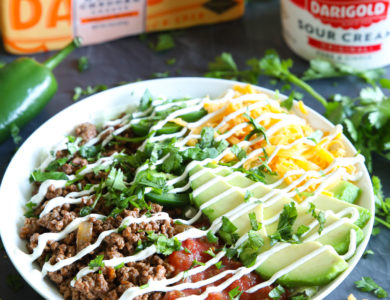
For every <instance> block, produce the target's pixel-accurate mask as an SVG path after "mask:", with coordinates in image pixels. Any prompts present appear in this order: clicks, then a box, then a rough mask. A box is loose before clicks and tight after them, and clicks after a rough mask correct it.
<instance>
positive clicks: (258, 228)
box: [248, 211, 262, 231]
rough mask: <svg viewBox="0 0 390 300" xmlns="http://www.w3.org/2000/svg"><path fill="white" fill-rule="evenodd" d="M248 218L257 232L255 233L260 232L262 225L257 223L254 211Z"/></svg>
mask: <svg viewBox="0 0 390 300" xmlns="http://www.w3.org/2000/svg"><path fill="white" fill-rule="evenodd" d="M248 216H249V221H250V223H251V228H252V230H255V231H257V230H260V229H261V227H262V224H261V223H259V222H257V217H256V213H255V212H254V211H252V212H250V213H249V214H248Z"/></svg>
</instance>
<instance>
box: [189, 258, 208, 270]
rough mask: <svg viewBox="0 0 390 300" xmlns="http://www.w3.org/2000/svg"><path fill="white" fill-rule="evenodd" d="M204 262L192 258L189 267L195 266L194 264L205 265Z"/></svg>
mask: <svg viewBox="0 0 390 300" xmlns="http://www.w3.org/2000/svg"><path fill="white" fill-rule="evenodd" d="M205 265H206V264H205V263H204V262H201V261H197V260H196V259H194V260H193V261H192V265H191V268H193V267H195V266H205Z"/></svg>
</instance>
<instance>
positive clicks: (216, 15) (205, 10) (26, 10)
mask: <svg viewBox="0 0 390 300" xmlns="http://www.w3.org/2000/svg"><path fill="white" fill-rule="evenodd" d="M244 9H245V1H244V0H115V1H113V0H1V1H0V13H1V18H0V19H1V31H2V37H3V42H4V46H5V49H6V50H7V51H8V52H11V53H15V54H24V53H34V52H41V51H50V50H54V49H59V48H62V47H64V46H65V45H66V44H68V43H69V41H70V40H72V38H73V37H74V36H79V37H81V38H82V39H83V45H91V44H97V43H102V42H106V41H110V40H114V39H118V38H121V37H125V36H130V35H136V34H140V33H144V32H152V31H163V30H170V29H176V28H185V27H190V26H196V25H202V24H213V23H218V22H224V21H228V20H233V19H236V18H239V17H241V16H242V15H243V14H244Z"/></svg>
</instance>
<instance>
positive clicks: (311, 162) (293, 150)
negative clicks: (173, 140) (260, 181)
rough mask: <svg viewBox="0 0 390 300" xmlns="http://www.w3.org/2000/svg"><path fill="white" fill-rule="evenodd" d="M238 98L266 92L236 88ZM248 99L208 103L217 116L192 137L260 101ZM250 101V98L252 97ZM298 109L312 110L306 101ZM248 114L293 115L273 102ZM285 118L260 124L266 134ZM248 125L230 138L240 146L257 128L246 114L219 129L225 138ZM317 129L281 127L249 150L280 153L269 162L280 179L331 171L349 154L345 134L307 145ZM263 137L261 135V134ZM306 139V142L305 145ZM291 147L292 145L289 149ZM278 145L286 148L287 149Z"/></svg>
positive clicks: (254, 162) (256, 161)
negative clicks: (299, 172)
mask: <svg viewBox="0 0 390 300" xmlns="http://www.w3.org/2000/svg"><path fill="white" fill-rule="evenodd" d="M234 91H235V95H234V98H238V97H240V96H243V95H249V94H264V93H263V92H260V91H257V90H256V89H254V88H253V87H252V86H250V85H247V86H236V87H234ZM247 99H248V98H246V99H245V100H242V101H229V102H228V101H225V102H220V101H215V102H213V101H211V100H210V101H208V102H206V103H205V104H204V109H205V110H206V111H207V112H208V113H209V114H210V113H215V112H219V113H217V114H216V115H215V116H214V117H213V118H211V119H209V120H208V121H207V122H205V123H204V124H202V125H200V126H199V127H197V128H193V129H192V130H191V134H200V132H201V131H202V129H203V128H204V127H214V128H215V127H217V126H218V124H220V123H221V122H222V121H223V120H224V117H226V116H228V115H230V114H232V113H234V112H237V111H238V110H240V109H242V111H244V110H245V109H244V108H245V107H248V106H250V105H252V104H254V103H256V102H258V101H259V100H247ZM249 99H250V98H249ZM298 109H299V111H300V112H301V113H303V114H305V115H307V114H308V110H307V108H306V107H305V105H304V104H303V102H302V101H299V102H298ZM246 113H247V114H248V115H250V116H251V117H252V118H253V119H254V120H256V118H259V117H260V116H262V115H263V114H265V113H276V114H281V113H285V114H286V116H287V115H288V114H289V112H288V111H286V110H285V109H284V108H282V107H281V106H280V105H275V102H273V103H271V101H270V102H269V103H267V104H265V105H262V106H259V107H258V108H255V109H252V110H250V111H248V110H246ZM282 121H283V119H280V118H279V119H277V118H272V117H270V118H265V120H261V121H260V122H259V124H260V125H261V126H263V127H264V128H265V129H266V131H268V130H269V129H270V128H271V127H272V126H274V125H275V124H277V123H279V122H282ZM242 123H246V124H247V126H245V127H243V128H240V129H239V130H236V131H235V132H234V133H233V134H232V135H231V136H230V137H228V138H227V141H228V142H229V143H230V144H232V145H235V144H238V143H240V142H242V141H244V140H245V138H246V137H247V136H248V134H249V133H250V132H251V131H252V130H253V129H254V127H253V126H252V125H251V124H250V123H249V120H248V118H247V117H246V116H245V115H244V113H241V114H238V115H237V116H235V117H234V118H231V119H230V120H228V121H226V120H225V121H224V122H223V124H222V126H220V127H219V128H218V131H217V134H219V135H222V134H224V133H226V132H228V131H229V130H231V129H233V128H234V127H235V126H237V125H239V124H242ZM314 131H315V130H314V129H313V128H312V127H311V125H310V124H309V123H308V122H306V123H304V124H303V125H302V124H296V123H292V124H288V123H286V125H285V126H281V128H277V130H276V131H274V132H273V133H272V134H271V135H270V136H267V137H268V140H269V143H268V144H267V142H266V140H265V139H264V138H263V139H261V140H259V141H258V142H256V143H252V144H251V145H250V146H249V147H248V148H247V149H245V150H246V152H247V153H251V152H252V151H254V150H256V149H261V148H263V149H264V151H265V153H266V154H267V155H268V156H270V155H272V154H273V153H274V151H277V152H276V153H275V154H274V155H272V156H273V158H272V160H271V161H269V162H267V163H268V165H269V167H270V168H271V170H272V171H273V172H276V173H277V174H278V176H279V177H283V176H284V175H285V174H286V173H287V172H289V171H291V170H304V171H320V170H321V169H325V168H327V167H328V166H329V165H330V164H331V163H332V162H333V161H334V160H335V159H336V158H337V157H343V156H344V155H345V154H346V150H345V147H344V145H343V143H342V141H341V139H342V135H341V133H339V134H336V135H334V134H333V135H330V133H328V132H324V136H323V137H322V139H321V140H320V141H318V143H314V145H313V143H309V142H307V141H308V139H306V138H307V137H309V136H310V135H311V134H313V132H314ZM257 137H259V135H257V134H255V135H254V136H252V137H251V138H250V140H249V141H253V140H254V139H255V138H257ZM260 137H261V135H260ZM297 140H300V141H301V142H298V143H295V144H294V145H293V146H291V144H292V143H294V142H295V141H297ZM305 140H306V142H305ZM195 143H196V140H195V141H194V140H191V141H189V142H188V145H194V144H195ZM287 145H288V146H287ZM278 146H286V147H285V148H283V147H279V148H278ZM234 159H235V156H234V155H233V154H228V155H225V157H224V158H223V162H229V161H232V160H234ZM264 161H265V155H264V154H259V155H257V156H255V157H253V158H250V159H248V160H247V161H246V162H245V163H244V165H243V167H244V168H246V169H250V168H254V167H256V166H259V165H261V164H262V163H263V162H264ZM346 170H347V172H349V173H350V174H352V173H353V172H354V171H355V167H354V166H347V167H346ZM298 177H299V176H288V177H286V178H285V183H286V184H289V183H291V182H292V181H294V180H296V179H297V178H298ZM312 178H313V177H312V176H308V177H307V178H306V179H305V180H304V181H303V182H302V183H301V184H300V186H301V185H304V184H305V183H306V182H307V181H308V180H310V179H312ZM317 187H318V185H317V184H313V185H311V186H310V187H309V189H308V191H310V192H313V191H315V190H316V189H317ZM296 198H297V200H298V201H301V200H302V197H300V196H298V195H297V196H296Z"/></svg>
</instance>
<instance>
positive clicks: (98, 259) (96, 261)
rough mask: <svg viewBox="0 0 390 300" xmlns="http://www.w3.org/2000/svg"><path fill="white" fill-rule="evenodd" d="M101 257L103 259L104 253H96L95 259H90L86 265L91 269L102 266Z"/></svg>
mask: <svg viewBox="0 0 390 300" xmlns="http://www.w3.org/2000/svg"><path fill="white" fill-rule="evenodd" d="M103 259H104V255H98V256H96V258H95V259H92V260H91V261H90V262H89V264H88V267H89V268H90V269H93V268H104V262H103Z"/></svg>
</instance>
